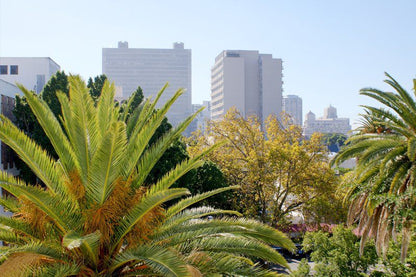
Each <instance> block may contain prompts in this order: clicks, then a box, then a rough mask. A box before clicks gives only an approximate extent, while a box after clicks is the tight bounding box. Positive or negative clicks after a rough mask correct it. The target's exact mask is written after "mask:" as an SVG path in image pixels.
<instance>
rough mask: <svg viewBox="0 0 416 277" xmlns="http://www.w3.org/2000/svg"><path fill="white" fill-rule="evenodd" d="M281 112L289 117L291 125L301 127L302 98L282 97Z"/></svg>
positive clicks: (293, 96)
mask: <svg viewBox="0 0 416 277" xmlns="http://www.w3.org/2000/svg"><path fill="white" fill-rule="evenodd" d="M283 111H284V112H285V113H286V114H287V115H289V116H290V118H291V119H292V123H293V124H296V125H299V126H302V98H300V97H299V96H297V95H285V96H283Z"/></svg>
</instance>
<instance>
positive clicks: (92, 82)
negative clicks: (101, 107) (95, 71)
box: [87, 74, 107, 101]
mask: <svg viewBox="0 0 416 277" xmlns="http://www.w3.org/2000/svg"><path fill="white" fill-rule="evenodd" d="M106 80H107V76H105V74H101V75H98V76H95V77H94V79H92V78H91V77H90V78H89V79H88V84H87V87H88V88H89V90H90V95H91V97H92V99H94V101H97V100H98V98H99V97H100V95H101V91H102V90H103V87H104V84H105V81H106Z"/></svg>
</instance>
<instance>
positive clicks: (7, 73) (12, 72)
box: [0, 57, 60, 93]
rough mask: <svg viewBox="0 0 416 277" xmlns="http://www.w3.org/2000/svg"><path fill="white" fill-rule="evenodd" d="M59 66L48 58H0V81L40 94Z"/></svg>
mask: <svg viewBox="0 0 416 277" xmlns="http://www.w3.org/2000/svg"><path fill="white" fill-rule="evenodd" d="M58 70H60V66H59V65H58V64H57V63H56V62H55V61H54V60H52V59H51V58H49V57H0V79H1V80H4V81H6V82H9V83H11V84H15V83H20V84H22V85H23V86H25V87H26V88H27V89H29V90H33V91H35V92H36V93H40V92H41V91H42V89H43V87H44V86H45V84H46V83H47V82H48V81H49V79H50V78H51V77H52V75H54V74H55V73H56V72H57V71H58Z"/></svg>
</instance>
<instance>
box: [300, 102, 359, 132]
mask: <svg viewBox="0 0 416 277" xmlns="http://www.w3.org/2000/svg"><path fill="white" fill-rule="evenodd" d="M349 131H351V126H350V120H349V118H338V116H337V109H336V108H335V107H332V106H329V107H328V108H326V109H325V110H324V117H323V118H318V119H316V116H315V114H314V113H313V112H309V113H307V114H306V117H305V124H304V128H303V133H304V135H305V136H306V137H310V136H311V135H312V134H313V133H339V134H344V135H347V134H348V132H349Z"/></svg>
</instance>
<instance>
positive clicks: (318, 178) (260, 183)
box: [188, 109, 340, 226]
mask: <svg viewBox="0 0 416 277" xmlns="http://www.w3.org/2000/svg"><path fill="white" fill-rule="evenodd" d="M208 128H209V129H208V132H207V134H205V135H202V134H200V133H199V134H196V135H195V136H194V137H193V138H191V139H190V141H189V142H188V144H189V147H188V149H189V151H190V153H192V154H193V155H195V154H198V153H200V152H201V151H203V150H204V149H206V148H207V147H209V146H210V145H212V143H215V142H223V144H222V146H221V147H219V148H217V149H215V150H214V151H213V152H212V154H210V155H209V156H208V157H209V159H210V160H211V161H213V162H214V163H216V164H217V165H218V166H219V167H220V169H221V170H222V171H223V173H224V174H225V177H226V178H227V181H228V183H230V184H238V185H240V187H241V189H240V190H238V191H237V192H236V193H235V197H234V202H233V205H234V208H235V209H238V210H239V211H241V212H243V213H244V214H246V215H248V216H251V217H255V218H258V219H260V220H261V221H263V222H267V223H269V224H271V225H273V226H276V225H277V224H281V223H284V222H286V220H288V219H290V216H291V215H292V214H293V212H300V213H301V214H303V216H304V217H307V219H308V220H312V221H313V220H317V221H332V220H335V221H336V220H340V218H336V215H337V214H338V212H337V211H336V210H335V209H334V206H333V205H332V204H333V203H334V202H335V201H334V199H336V197H334V193H335V189H336V184H337V177H336V176H335V175H334V172H333V171H332V169H331V168H330V166H329V164H328V160H327V157H328V156H327V152H326V149H325V148H326V147H325V146H324V145H323V144H322V143H321V138H320V137H319V136H318V135H314V136H312V138H311V139H310V140H303V137H302V129H301V128H300V127H299V126H296V125H287V126H283V127H282V125H281V123H280V122H279V121H278V120H277V119H276V118H273V117H271V118H269V119H268V121H266V122H264V124H262V123H261V122H259V120H258V119H257V118H256V117H253V116H251V117H249V118H247V119H245V118H244V117H243V116H241V115H240V114H239V113H238V112H237V111H236V110H233V109H231V110H230V111H229V112H228V113H227V114H226V115H225V116H224V117H223V119H222V120H220V121H214V122H210V123H209V126H208ZM324 203H326V204H327V205H326V204H324ZM319 205H321V207H325V210H320V209H319V208H318V207H319ZM314 207H317V208H314ZM337 207H339V205H337ZM321 212H323V213H321Z"/></svg>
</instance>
